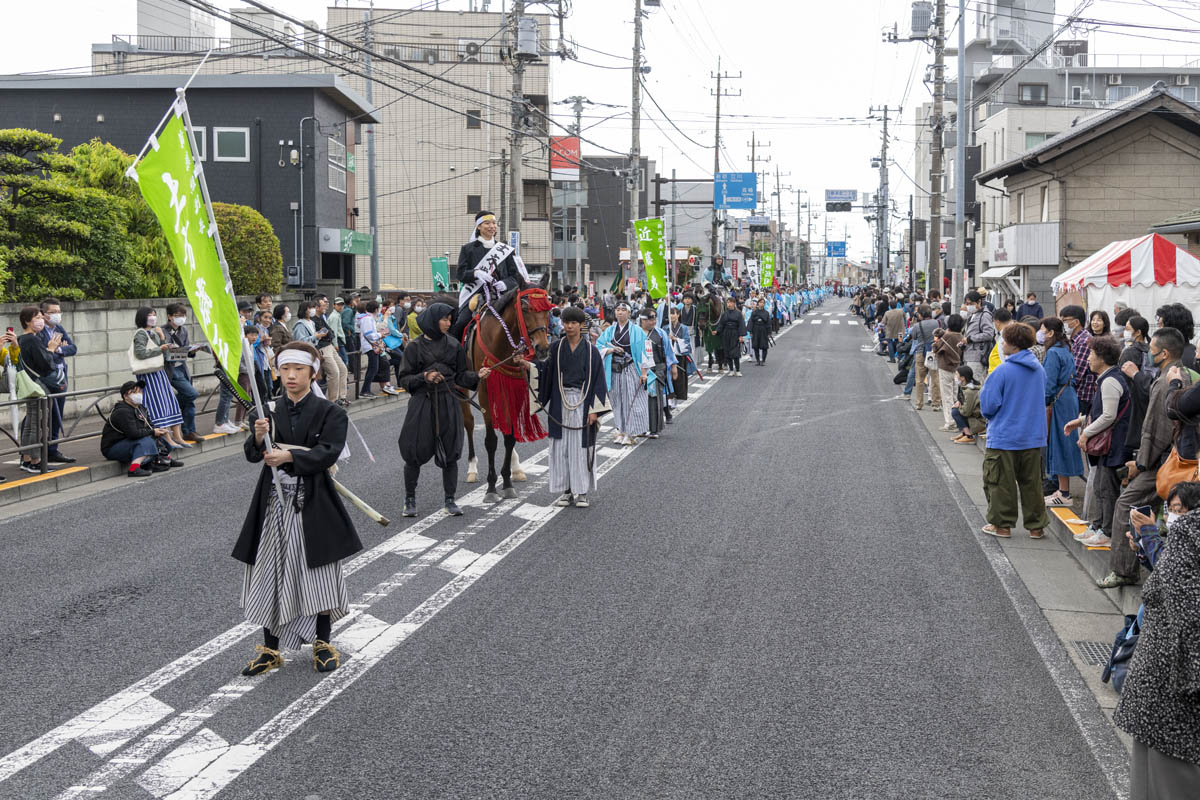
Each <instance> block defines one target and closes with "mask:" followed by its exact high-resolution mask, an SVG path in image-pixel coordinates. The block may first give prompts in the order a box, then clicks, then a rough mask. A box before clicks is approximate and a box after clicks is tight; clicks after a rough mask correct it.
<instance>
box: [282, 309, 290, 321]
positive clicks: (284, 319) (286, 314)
mask: <svg viewBox="0 0 1200 800" xmlns="http://www.w3.org/2000/svg"><path fill="white" fill-rule="evenodd" d="M291 319H292V312H290V311H286V312H284V314H283V321H284V322H290V321H291Z"/></svg>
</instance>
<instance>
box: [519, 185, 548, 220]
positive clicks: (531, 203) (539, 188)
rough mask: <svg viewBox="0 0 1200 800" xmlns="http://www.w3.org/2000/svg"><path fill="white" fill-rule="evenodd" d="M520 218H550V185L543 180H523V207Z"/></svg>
mask: <svg viewBox="0 0 1200 800" xmlns="http://www.w3.org/2000/svg"><path fill="white" fill-rule="evenodd" d="M521 218H522V219H549V218H550V186H549V184H547V183H545V182H544V181H525V208H524V210H523V213H522V215H521Z"/></svg>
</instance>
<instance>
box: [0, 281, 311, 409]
mask: <svg viewBox="0 0 1200 800" xmlns="http://www.w3.org/2000/svg"><path fill="white" fill-rule="evenodd" d="M274 297H275V302H277V303H280V302H282V303H287V304H288V305H289V306H290V307H291V309H292V313H293V314H295V312H296V307H297V306H298V305H299V303H300V301H301V300H303V299H304V298H303V297H302V296H301V295H299V294H285V295H274ZM238 299H239V300H243V299H244V300H248V301H250V302H253V298H250V297H245V298H238ZM175 302H179V303H183V304H184V305H188V302H187V298H154V299H149V300H99V301H90V302H80V303H63V306H62V312H63V322H62V324H63V327H64V328H66V330H67V333H68V334H69V335H70V336H71V339H72V341H74V342H75V345H76V346H77V347H78V348H79V352H78V353H77V354H76V355H75V356H73V357H71V358H68V359H67V360H66V361H67V373H68V376H69V378H70V385H69V386H68V390H69V391H77V390H82V389H102V388H105V387H110V386H120V385H121V384H122V383H124V382H125V381H127V380H130V379H131V378H132V377H133V375H132V374H131V373H130V371H129V357H128V351H129V345H130V343H131V342H133V334H134V327H133V317H134V313H135V312H136V311H137V309H138V308H140V307H142V306H151V307H153V308H154V309H155V310H156V311H157V312H158V320H159V324H160V325H162V326H163V327H166V324H167V312H166V307H167V305H168V304H170V303H175ZM24 305H25V304H23V303H3V304H0V324H3V326H4V327H8V326H10V325H11V326H12V327H13V328H16V329H17V330H18V331H19V330H20V327H21V326H20V322H19V321H18V319H17V315H18V313H20V311H21V308H23V307H24ZM185 327H186V328H187V329H188V334H189V336H190V337H191V341H192V342H193V343H194V344H200V343H202V342H204V341H205V339H204V334H203V332H201V330H200V326H199V325H198V324H197V323H196V315H195V314H192V313H191V312H190V311H189V312H188V323H187V325H186V326H185ZM192 362H193V363H191V364H190V367H191V372H192V374H203V373H207V372H212V370H213V358H212V356H210V355H208V354H207V353H200V354H197V356H196V357H195V358H194V359H192ZM196 384H197V388H198V389H201V390H204V389H209V388H212V387H214V386H215V385H216V379H215V378H207V379H202V380H198V381H196ZM95 399H96V396H95V395H88V396H84V397H81V398H79V399H75V398H69V399H68V401H67V416H68V417H70V416H73V415H74V414H75V413H76V411H77V410H78V409H79V408H87V406H89V405H90V404H91V403H92V402H93V401H94V400H95Z"/></svg>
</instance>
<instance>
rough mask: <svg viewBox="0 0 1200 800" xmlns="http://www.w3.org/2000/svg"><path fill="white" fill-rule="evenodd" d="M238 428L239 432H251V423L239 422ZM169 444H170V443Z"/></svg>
mask: <svg viewBox="0 0 1200 800" xmlns="http://www.w3.org/2000/svg"><path fill="white" fill-rule="evenodd" d="M237 427H238V430H239V431H248V430H250V423H249V422H247V421H246V420H242V421H241V422H239V423H238V424H237ZM168 444H169V442H168Z"/></svg>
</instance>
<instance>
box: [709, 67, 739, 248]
mask: <svg viewBox="0 0 1200 800" xmlns="http://www.w3.org/2000/svg"><path fill="white" fill-rule="evenodd" d="M711 77H713V78H716V79H717V90H716V91H715V92H713V91H712V90H711V89H710V90H709V91H710V93H711V94H713V95H715V96H716V98H717V126H716V134H715V135H714V137H713V178H714V179H715V178H716V176H717V173H718V172H720V171H721V98H722V97H740V96H741V94H742V90H741V89H738V91H737V94H734V93H733V92H723V91H721V81H722V80H728V79H730V78H733V79H737V80H740V79H741V77H742V73H740V72H739V73H738V74H737V75H730V74H728V73H722V72H721V57H720V56H717V71H716V73H712V74H711ZM713 190H714V192H715V190H716V183H714V184H713ZM713 199H714V200H715V199H716V195H715V194H714V195H713ZM718 225H719V222H718V219H717V204H716V203H713V212H712V258H713V259H716V257H717V256H718V255H720V253H719V252H718V250H717V228H718ZM713 263H716V262H715V261H714V262H713Z"/></svg>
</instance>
